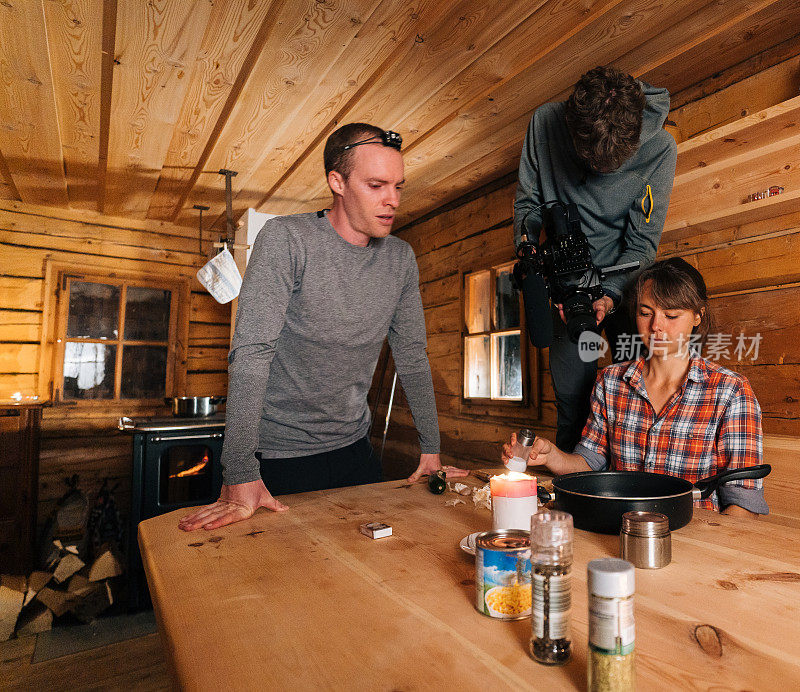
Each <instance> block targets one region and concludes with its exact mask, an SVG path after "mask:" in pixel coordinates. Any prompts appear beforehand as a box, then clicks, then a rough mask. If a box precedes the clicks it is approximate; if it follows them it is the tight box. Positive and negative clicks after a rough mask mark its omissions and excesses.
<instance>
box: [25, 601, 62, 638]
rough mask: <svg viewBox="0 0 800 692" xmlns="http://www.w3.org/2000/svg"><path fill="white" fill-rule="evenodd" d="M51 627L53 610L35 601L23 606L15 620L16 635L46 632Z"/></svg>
mask: <svg viewBox="0 0 800 692" xmlns="http://www.w3.org/2000/svg"><path fill="white" fill-rule="evenodd" d="M52 627H53V612H52V611H51V610H50V609H49V608H48V607H47V606H45V605H44V603H40V602H38V601H37V602H35V603H33V604H32V605H31V606H30V607H29V608H25V609H24V610H23V611H22V614H21V615H20V616H19V620H17V636H18V637H24V636H26V635H31V634H38V633H39V632H46V631H47V630H49V629H51V628H52Z"/></svg>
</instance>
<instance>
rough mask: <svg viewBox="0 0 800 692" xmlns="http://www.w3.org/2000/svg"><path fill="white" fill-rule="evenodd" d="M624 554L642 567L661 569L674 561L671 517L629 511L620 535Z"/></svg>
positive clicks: (624, 518) (621, 548)
mask: <svg viewBox="0 0 800 692" xmlns="http://www.w3.org/2000/svg"><path fill="white" fill-rule="evenodd" d="M619 546H620V555H621V557H622V559H623V560H628V562H631V563H633V566H634V567H638V568H639V569H659V568H660V567H664V566H666V565H668V564H669V563H670V562H671V560H672V540H671V535H670V532H669V519H668V518H667V516H666V515H665V514H660V513H658V512H626V513H625V514H623V515H622V529H621V531H620V534H619Z"/></svg>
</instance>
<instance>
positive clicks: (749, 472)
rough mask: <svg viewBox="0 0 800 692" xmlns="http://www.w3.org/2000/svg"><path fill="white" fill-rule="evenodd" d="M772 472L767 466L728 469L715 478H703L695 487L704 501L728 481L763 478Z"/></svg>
mask: <svg viewBox="0 0 800 692" xmlns="http://www.w3.org/2000/svg"><path fill="white" fill-rule="evenodd" d="M770 471H772V467H771V466H770V465H769V464H758V465H757V466H745V467H744V468H741V469H728V470H727V471H721V472H720V473H718V474H716V475H715V476H709V477H708V478H703V479H702V480H699V481H697V482H696V483H695V487H697V488H699V489H700V497H701V498H702V499H704V500H705V499H706V498H707V497H708V496H709V495H711V493H713V492H714V491H715V490H716V489H717V488H718V487H719V486H720V485H722V484H723V483H727V482H728V481H738V480H742V479H745V478H765V477H766V476H768V475H769V473H770Z"/></svg>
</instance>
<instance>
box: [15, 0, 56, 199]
mask: <svg viewBox="0 0 800 692" xmlns="http://www.w3.org/2000/svg"><path fill="white" fill-rule="evenodd" d="M0 64H2V65H3V70H2V71H1V72H0V81H1V82H2V86H0V151H2V152H3V158H4V159H5V164H6V166H7V169H8V171H9V173H10V174H11V179H12V180H13V182H14V185H15V187H16V189H17V191H18V192H19V193H20V195H21V198H22V199H23V200H24V201H26V202H33V203H36V204H50V205H60V206H67V204H68V197H67V185H66V179H65V177H64V157H63V154H62V150H61V139H60V137H59V127H58V112H57V108H56V100H55V96H54V93H53V76H52V74H51V71H50V60H49V50H48V45H47V30H46V27H45V18H44V9H43V6H42V0H31V1H30V2H25V3H16V4H11V3H10V2H6V3H0Z"/></svg>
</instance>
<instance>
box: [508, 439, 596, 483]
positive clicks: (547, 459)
mask: <svg viewBox="0 0 800 692" xmlns="http://www.w3.org/2000/svg"><path fill="white" fill-rule="evenodd" d="M516 441H517V434H516V433H511V441H510V442H507V443H506V444H504V445H503V454H502V457H503V463H504V464H505V463H506V462H507V461H508V460H509V459H511V456H512V452H511V448H512V447H513V446H514V443H515V442H516ZM528 466H546V467H547V468H548V469H549V470H550V471H552V472H553V473H555V474H556V475H557V476H560V475H561V474H563V473H573V472H574V471H591V469H590V468H589V464H587V463H586V460H585V459H584V458H583V457H582V456H580V455H579V454H566V453H564V452H562V451H561V450H560V449H559V448H558V447H556V446H555V445H554V444H553V443H552V442H550V440H548V439H547V438H544V437H539V436H538V435H537V436H536V439H535V440H534V441H533V446H532V447H531V454H530V456H529V457H528Z"/></svg>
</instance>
